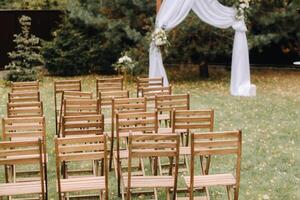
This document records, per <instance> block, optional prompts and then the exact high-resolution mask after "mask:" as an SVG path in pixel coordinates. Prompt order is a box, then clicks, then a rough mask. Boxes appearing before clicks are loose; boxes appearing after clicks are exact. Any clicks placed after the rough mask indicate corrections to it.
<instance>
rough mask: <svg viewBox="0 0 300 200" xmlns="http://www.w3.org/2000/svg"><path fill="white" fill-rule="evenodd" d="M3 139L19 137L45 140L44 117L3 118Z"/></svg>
mask: <svg viewBox="0 0 300 200" xmlns="http://www.w3.org/2000/svg"><path fill="white" fill-rule="evenodd" d="M2 131H3V139H4V140H13V139H18V138H21V139H22V140H33V139H34V140H35V139H38V138H40V139H42V140H43V142H45V141H46V123H45V117H26V118H3V119H2Z"/></svg>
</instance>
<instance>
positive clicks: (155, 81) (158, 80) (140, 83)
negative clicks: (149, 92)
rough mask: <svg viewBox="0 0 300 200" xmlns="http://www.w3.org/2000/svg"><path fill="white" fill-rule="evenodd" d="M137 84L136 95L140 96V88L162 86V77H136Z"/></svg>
mask: <svg viewBox="0 0 300 200" xmlns="http://www.w3.org/2000/svg"><path fill="white" fill-rule="evenodd" d="M136 84H137V86H136V88H137V94H136V96H137V97H141V96H142V89H143V88H148V87H163V86H164V78H163V77H155V78H140V77H138V78H137V82H136Z"/></svg>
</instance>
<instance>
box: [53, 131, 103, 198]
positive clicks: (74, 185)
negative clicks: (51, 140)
mask: <svg viewBox="0 0 300 200" xmlns="http://www.w3.org/2000/svg"><path fill="white" fill-rule="evenodd" d="M55 152H56V173H57V183H58V184H57V187H58V196H59V200H62V199H66V198H67V197H68V195H67V194H68V193H73V192H74V193H78V192H83V191H89V192H93V191H94V192H97V193H98V194H96V195H97V196H100V199H105V200H108V168H107V150H106V138H105V136H103V135H94V136H81V137H72V138H56V139H55ZM96 160H97V161H102V163H103V168H102V169H101V174H100V175H98V176H80V177H66V176H65V174H64V173H66V171H61V170H60V168H61V165H62V164H63V163H75V162H76V164H77V165H78V162H83V161H92V162H94V161H96ZM103 191H104V192H105V193H104V198H101V197H102V193H103ZM93 196H94V195H93ZM82 197H83V196H81V198H82ZM86 198H88V197H86Z"/></svg>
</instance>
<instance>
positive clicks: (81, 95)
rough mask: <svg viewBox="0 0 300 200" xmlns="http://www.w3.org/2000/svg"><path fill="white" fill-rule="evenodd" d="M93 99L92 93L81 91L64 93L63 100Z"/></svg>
mask: <svg viewBox="0 0 300 200" xmlns="http://www.w3.org/2000/svg"><path fill="white" fill-rule="evenodd" d="M91 98H93V93H92V92H81V91H63V92H62V100H64V99H91Z"/></svg>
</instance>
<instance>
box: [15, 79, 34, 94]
mask: <svg viewBox="0 0 300 200" xmlns="http://www.w3.org/2000/svg"><path fill="white" fill-rule="evenodd" d="M11 91H12V92H13V93H15V92H38V91H39V82H38V81H30V82H13V83H12V84H11Z"/></svg>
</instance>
